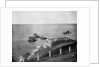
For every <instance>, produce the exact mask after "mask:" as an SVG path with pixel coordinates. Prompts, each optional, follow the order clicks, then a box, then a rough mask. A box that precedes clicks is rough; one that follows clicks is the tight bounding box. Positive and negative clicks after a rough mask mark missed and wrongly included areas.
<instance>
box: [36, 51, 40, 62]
mask: <svg viewBox="0 0 100 67" xmlns="http://www.w3.org/2000/svg"><path fill="white" fill-rule="evenodd" d="M39 60H40V57H39V53H37V61H39Z"/></svg>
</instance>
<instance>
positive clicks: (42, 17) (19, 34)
mask: <svg viewBox="0 0 100 67" xmlns="http://www.w3.org/2000/svg"><path fill="white" fill-rule="evenodd" d="M12 62H77V11H13V12H12Z"/></svg>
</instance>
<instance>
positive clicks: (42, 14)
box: [12, 11, 77, 24]
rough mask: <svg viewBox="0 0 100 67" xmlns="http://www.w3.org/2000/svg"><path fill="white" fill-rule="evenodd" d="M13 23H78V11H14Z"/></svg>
mask: <svg viewBox="0 0 100 67" xmlns="http://www.w3.org/2000/svg"><path fill="white" fill-rule="evenodd" d="M12 23H13V24H58V23H60V24H61V23H77V11H13V12H12Z"/></svg>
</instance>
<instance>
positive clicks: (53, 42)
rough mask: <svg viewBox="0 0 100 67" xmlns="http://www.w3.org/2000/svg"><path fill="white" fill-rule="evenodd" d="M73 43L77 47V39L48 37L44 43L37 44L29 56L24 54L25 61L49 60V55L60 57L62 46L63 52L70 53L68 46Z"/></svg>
mask: <svg viewBox="0 0 100 67" xmlns="http://www.w3.org/2000/svg"><path fill="white" fill-rule="evenodd" d="M71 45H72V46H74V47H75V45H77V41H75V40H72V39H69V38H67V37H62V38H52V39H47V40H45V43H44V44H42V45H40V46H37V47H36V49H34V50H32V51H31V52H30V53H29V54H28V55H26V56H27V57H26V56H23V58H24V59H25V60H24V61H23V62H38V61H41V62H42V61H48V62H49V60H48V58H49V56H51V57H53V56H57V57H58V56H59V49H60V48H62V51H63V52H62V53H64V52H65V53H68V49H69V48H68V47H69V46H71ZM74 49H75V48H74ZM74 49H73V50H74ZM75 51H76V50H75ZM57 57H56V59H57ZM61 57H62V56H61ZM64 57H65V56H64ZM60 60H61V59H60ZM50 62H52V60H51V59H50ZM56 62H57V61H56ZM58 62H59V61H58Z"/></svg>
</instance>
